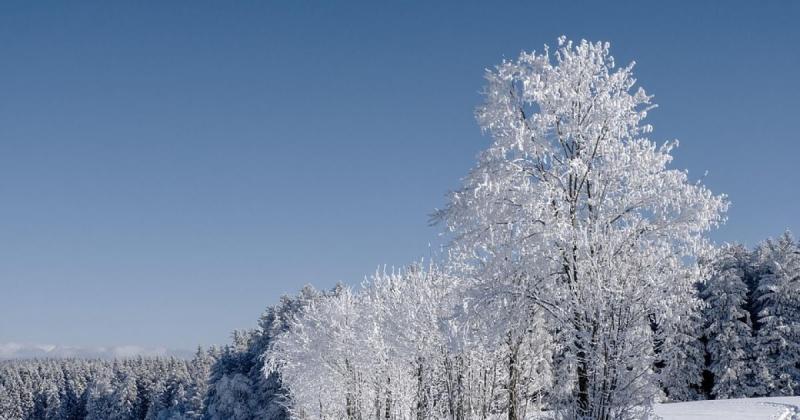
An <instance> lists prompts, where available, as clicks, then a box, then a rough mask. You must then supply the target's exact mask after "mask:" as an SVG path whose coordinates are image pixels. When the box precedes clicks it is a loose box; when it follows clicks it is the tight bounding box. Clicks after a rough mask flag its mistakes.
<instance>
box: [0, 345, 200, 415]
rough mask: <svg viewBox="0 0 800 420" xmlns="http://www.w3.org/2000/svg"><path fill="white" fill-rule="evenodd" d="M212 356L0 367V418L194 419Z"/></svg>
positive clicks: (14, 363) (18, 363)
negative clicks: (188, 358)
mask: <svg viewBox="0 0 800 420" xmlns="http://www.w3.org/2000/svg"><path fill="white" fill-rule="evenodd" d="M212 362H213V356H212V355H211V354H210V353H208V352H203V351H198V353H197V355H196V357H195V358H194V359H192V360H180V359H175V358H163V359H143V358H135V359H127V360H116V361H103V360H78V359H70V360H22V361H6V362H2V363H0V419H8V420H12V419H13V420H16V419H20V420H23V419H24V420H27V419H42V420H44V419H47V420H51V419H52V420H56V419H59V420H61V419H64V420H66V419H90V420H110V419H115V420H123V419H124V420H127V419H147V420H156V419H158V420H162V419H163V420H166V419H199V418H202V415H203V405H204V399H205V396H206V393H207V381H206V378H207V377H208V372H209V369H210V368H211V366H212Z"/></svg>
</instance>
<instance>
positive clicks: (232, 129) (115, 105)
mask: <svg viewBox="0 0 800 420" xmlns="http://www.w3.org/2000/svg"><path fill="white" fill-rule="evenodd" d="M334 3H336V4H334ZM799 19H800V3H797V2H790V1H783V2H780V1H772V2H751V1H747V2H745V1H742V2H734V1H731V2H689V1H687V2H682V3H681V2H625V1H620V2H613V3H612V4H610V5H609V4H601V2H574V1H570V2H547V3H544V2H507V3H506V2H484V3H477V2H391V3H390V2H363V3H359V2H306V1H293V2H288V1H287V2H266V1H264V2H261V1H258V2H257V1H252V2H235V3H234V2H190V1H176V2H27V1H19V2H16V1H11V2H2V3H0V39H2V42H0V343H4V342H22V343H53V344H59V345H65V346H88V347H91V346H118V345H126V344H136V345H141V346H167V347H171V348H190V347H193V346H195V345H197V344H202V345H208V344H213V343H222V342H225V341H227V339H228V335H229V333H230V331H231V330H232V329H234V328H244V327H251V326H254V325H255V320H256V318H257V317H258V315H259V314H260V313H261V311H262V310H263V309H264V308H265V307H266V306H267V305H269V304H271V303H274V302H275V301H276V300H277V298H278V297H279V296H280V295H281V294H284V293H293V292H294V291H296V290H297V289H299V288H300V287H301V286H302V285H303V284H305V283H313V284H314V285H317V286H318V287H330V286H332V285H333V284H335V283H336V282H337V281H343V282H347V283H351V284H355V283H358V282H359V281H360V280H362V279H363V277H364V275H367V274H369V273H370V272H372V271H374V270H375V268H376V267H377V266H379V265H381V264H388V265H403V264H406V263H408V262H410V261H413V260H415V259H417V258H420V257H425V256H428V255H430V253H431V249H430V248H429V244H436V242H437V234H438V231H439V229H438V228H432V227H429V226H428V225H427V220H428V214H429V213H431V212H432V211H433V209H434V208H435V207H440V206H442V205H443V203H444V194H445V193H446V192H447V191H448V190H450V189H453V188H456V187H457V186H458V183H459V179H460V177H462V176H463V175H465V174H466V172H467V171H468V170H469V168H470V167H471V165H472V163H473V161H474V156H475V154H476V153H477V152H478V151H479V150H481V149H482V148H483V147H484V146H485V145H486V144H487V142H488V139H487V138H485V137H483V136H482V135H481V133H480V131H479V130H478V128H477V125H476V123H475V121H474V118H473V110H474V108H475V106H476V105H477V104H478V103H479V102H480V96H479V95H478V92H479V90H480V89H481V87H482V84H483V81H482V77H483V71H484V69H485V68H487V67H490V66H492V65H494V64H496V63H498V62H500V61H501V60H502V59H503V58H513V57H515V56H516V55H517V54H518V53H519V52H520V51H521V50H531V49H537V50H539V49H541V47H542V44H544V43H548V44H551V45H553V44H555V41H556V38H557V37H558V36H559V35H562V34H565V35H567V36H568V37H570V38H573V39H580V38H587V39H591V40H607V41H610V42H611V43H612V51H613V53H614V55H615V57H616V58H617V61H618V62H629V61H630V60H632V59H634V58H635V59H636V61H637V67H636V74H637V77H638V80H639V82H640V84H641V85H642V86H644V87H645V88H646V89H647V90H648V91H650V92H651V93H653V94H655V101H656V102H657V103H658V104H659V108H658V109H657V110H655V111H654V112H652V113H651V117H650V118H649V122H650V123H652V124H653V125H654V126H655V132H654V133H653V136H652V138H653V139H656V140H658V141H662V140H670V139H673V138H678V139H680V140H681V146H680V148H679V149H678V150H677V151H676V153H675V155H676V160H675V166H676V167H681V168H688V169H689V171H690V175H691V176H692V177H694V178H697V177H700V176H702V175H703V173H704V171H706V170H708V171H709V174H708V176H707V177H705V179H704V182H705V183H706V184H707V185H709V186H710V187H711V188H712V189H713V190H714V191H715V192H724V193H727V194H728V195H729V196H730V198H731V201H732V202H733V206H732V208H731V210H730V212H729V222H728V224H727V225H726V226H724V227H723V228H722V229H720V230H719V231H718V232H716V233H715V234H714V238H715V239H716V240H718V241H734V240H736V241H740V242H744V243H746V244H749V245H752V244H755V243H756V242H758V241H759V240H761V239H763V238H765V237H767V236H775V235H778V234H780V233H781V232H782V231H783V230H784V229H785V228H790V229H792V230H794V231H796V232H800V194H798V192H800V187H798V179H799V178H798V175H797V167H798V165H797V162H798V157H799V156H800V141H798V140H800V138H798V134H797V129H796V124H797V118H798V117H797V115H798V111H800V99H798V98H800V78H798V77H797V74H798V69H800V47H798V46H799V45H800V29H799V28H800V26H798V25H797V21H798V20H799Z"/></svg>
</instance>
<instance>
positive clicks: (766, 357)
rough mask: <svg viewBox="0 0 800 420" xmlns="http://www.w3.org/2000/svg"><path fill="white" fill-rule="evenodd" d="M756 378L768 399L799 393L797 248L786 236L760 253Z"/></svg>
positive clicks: (799, 262)
mask: <svg viewBox="0 0 800 420" xmlns="http://www.w3.org/2000/svg"><path fill="white" fill-rule="evenodd" d="M758 253H759V261H760V263H761V265H762V274H761V276H760V279H759V285H758V291H757V293H758V294H757V296H758V319H757V320H756V327H757V333H756V352H757V358H758V360H757V376H758V378H759V379H760V381H761V382H762V383H763V384H764V385H765V388H766V393H767V394H769V395H796V394H797V393H798V392H800V248H798V246H797V244H796V243H795V241H794V238H793V237H792V235H791V234H790V233H789V232H786V233H784V234H783V235H782V236H781V237H780V238H778V239H777V240H767V241H766V242H765V243H764V244H763V245H762V246H761V247H760V249H759V251H758Z"/></svg>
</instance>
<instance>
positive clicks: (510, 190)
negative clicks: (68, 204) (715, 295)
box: [438, 38, 727, 419]
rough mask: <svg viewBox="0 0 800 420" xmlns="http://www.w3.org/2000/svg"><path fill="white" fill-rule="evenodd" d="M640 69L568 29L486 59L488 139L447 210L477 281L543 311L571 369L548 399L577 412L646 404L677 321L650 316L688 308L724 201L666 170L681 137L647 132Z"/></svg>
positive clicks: (563, 363)
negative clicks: (535, 45) (493, 61)
mask: <svg viewBox="0 0 800 420" xmlns="http://www.w3.org/2000/svg"><path fill="white" fill-rule="evenodd" d="M632 69H633V65H628V66H624V67H617V66H616V64H615V62H614V59H613V58H612V56H611V55H610V53H609V44H607V43H600V42H597V43H592V42H587V41H581V42H579V43H573V42H571V41H567V40H566V39H564V38H561V39H559V47H558V49H557V50H556V51H555V52H553V53H551V52H550V51H549V50H548V49H547V48H546V47H545V50H544V52H542V53H530V54H528V53H523V54H521V55H520V57H519V58H518V59H517V60H514V61H506V62H503V63H502V64H500V65H499V66H497V67H496V68H495V69H493V70H490V71H488V72H487V74H486V79H487V86H486V89H485V98H486V99H485V103H484V104H483V105H482V106H481V107H480V108H479V109H478V112H477V116H478V120H479V122H480V125H481V127H482V128H483V129H484V130H486V131H487V132H488V133H489V134H490V135H491V137H492V143H491V145H490V146H489V148H488V149H487V150H485V151H484V152H483V153H481V154H480V156H479V158H478V163H477V165H476V166H475V168H474V169H473V170H472V171H471V172H470V173H469V175H468V176H467V177H466V178H465V180H464V184H463V187H462V188H461V189H459V190H457V191H455V192H454V193H452V195H451V199H450V202H449V205H448V206H447V207H446V208H445V209H444V210H442V211H440V212H438V217H439V218H441V219H442V220H443V221H444V223H445V224H446V226H447V228H448V230H449V232H451V234H452V236H453V241H452V249H451V253H452V255H453V256H454V259H453V264H452V265H453V266H454V267H455V269H456V270H457V271H458V272H459V274H460V275H462V276H464V277H465V279H466V280H467V281H469V282H472V284H473V286H472V287H475V288H479V289H481V290H483V291H486V292H488V293H497V294H501V295H504V296H507V297H508V299H509V300H512V299H522V300H524V301H527V302H529V303H530V304H531V305H530V306H529V307H530V308H531V310H532V308H534V307H535V308H537V309H538V310H541V311H545V312H546V313H547V314H548V316H549V321H550V323H551V325H552V329H553V331H554V337H555V340H556V344H557V345H558V348H557V350H556V352H557V354H556V358H557V359H558V360H559V364H560V369H562V370H563V371H562V372H561V373H557V374H556V378H557V380H558V381H560V384H556V386H555V387H554V389H556V390H559V389H560V390H561V392H560V393H555V392H554V394H555V395H552V396H551V402H552V403H553V408H554V409H556V410H557V412H559V413H561V415H563V416H564V417H569V418H597V419H608V418H626V417H632V416H636V415H639V413H634V411H635V410H637V409H636V408H634V407H645V409H646V407H648V406H649V405H650V403H651V401H652V399H653V397H654V395H655V393H656V388H657V384H656V382H657V381H656V379H655V378H654V375H653V372H652V370H653V369H652V366H653V359H654V357H655V356H654V354H655V353H656V352H657V350H658V349H657V348H655V347H656V346H657V343H663V342H666V341H668V340H664V337H661V338H659V337H656V336H655V335H656V334H670V333H671V331H674V330H675V329H674V328H659V329H657V330H656V332H654V330H653V329H652V328H651V325H650V324H651V318H652V317H653V316H657V317H659V318H660V319H658V320H657V323H658V324H659V325H667V324H668V323H669V320H670V319H673V318H679V316H680V312H681V311H684V310H685V309H684V308H685V305H684V303H685V299H686V296H690V295H691V293H689V290H690V289H691V288H692V287H693V286H692V282H693V280H694V279H698V278H701V273H700V270H701V269H702V267H701V266H700V265H699V264H697V263H696V261H697V260H698V259H699V258H700V257H707V256H708V254H709V253H710V252H711V250H712V246H711V244H710V242H709V241H708V240H707V239H706V237H705V234H706V232H707V231H709V230H710V229H712V228H714V227H716V226H717V225H718V224H719V223H720V222H721V221H722V219H723V214H724V211H725V210H726V207H727V203H726V200H725V198H724V196H716V195H713V194H712V193H711V192H710V191H709V190H707V189H706V188H705V187H704V186H703V185H701V184H699V183H694V182H690V181H689V177H688V174H687V173H686V172H685V171H680V170H676V169H670V168H669V167H668V166H669V163H670V162H671V160H672V157H671V155H670V151H671V149H672V148H673V146H674V145H675V143H674V142H671V143H665V144H664V145H662V146H657V145H656V144H655V143H654V142H653V141H651V140H649V139H648V138H647V137H645V136H646V135H647V133H649V132H650V131H651V127H650V126H649V125H646V124H643V122H642V121H643V119H644V118H645V117H646V115H647V112H648V111H649V110H650V109H651V108H652V107H653V105H651V96H649V95H648V94H646V93H645V91H644V90H643V89H642V88H638V89H635V88H634V84H635V79H634V78H633V75H632ZM500 333H506V331H500ZM559 394H560V395H559Z"/></svg>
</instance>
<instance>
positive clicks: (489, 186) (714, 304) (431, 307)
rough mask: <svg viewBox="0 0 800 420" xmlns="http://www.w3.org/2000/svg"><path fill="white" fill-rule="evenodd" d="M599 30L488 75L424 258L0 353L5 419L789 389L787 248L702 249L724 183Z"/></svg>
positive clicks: (421, 414) (613, 407)
mask: <svg viewBox="0 0 800 420" xmlns="http://www.w3.org/2000/svg"><path fill="white" fill-rule="evenodd" d="M633 67H634V66H633V64H629V65H625V66H618V65H617V64H616V63H615V61H614V58H613V57H612V56H611V54H610V45H609V44H608V43H603V42H588V41H581V42H572V41H569V40H567V39H566V38H563V37H562V38H560V39H559V40H558V45H557V47H556V48H554V49H553V50H552V51H551V50H550V48H548V47H546V46H545V48H544V49H543V51H542V52H533V53H522V54H521V55H520V56H519V57H518V58H517V59H515V60H506V61H504V62H503V63H501V64H500V65H498V66H496V67H495V68H493V69H490V70H487V72H486V76H485V77H486V86H485V88H484V91H483V95H484V103H483V104H481V105H480V106H479V107H478V109H477V111H476V116H477V120H478V122H479V124H480V126H481V128H482V130H483V131H484V132H485V133H486V134H487V135H488V136H489V137H490V139H491V140H490V144H489V146H488V148H487V149H485V150H484V151H483V152H481V153H480V154H479V156H478V157H477V162H476V164H475V166H474V167H473V168H472V170H471V171H470V172H469V173H468V174H467V175H466V176H465V177H464V178H463V179H462V184H461V187H460V188H459V189H457V190H455V191H453V192H451V193H450V194H449V195H448V196H447V200H448V201H447V204H446V205H445V206H444V207H443V208H442V209H439V210H437V211H435V212H434V214H433V215H432V218H431V223H432V224H434V225H436V226H438V227H440V228H441V229H442V231H443V235H445V236H446V238H447V239H448V245H447V248H446V249H445V250H444V252H443V255H442V256H441V257H440V258H436V259H434V260H432V261H419V262H416V263H412V264H409V265H407V266H405V267H404V268H402V269H392V270H389V269H379V270H377V271H376V272H375V273H374V274H373V275H372V276H370V277H369V278H368V279H366V280H365V281H364V282H363V283H361V284H360V285H359V286H357V287H353V286H348V285H345V284H340V285H338V286H336V287H335V288H333V289H331V290H323V291H320V290H317V289H315V288H314V287H312V286H306V287H305V288H303V289H302V290H301V291H300V292H299V293H298V294H297V295H296V296H285V297H283V298H281V300H280V301H279V303H278V304H276V305H274V306H271V307H269V308H267V309H266V311H265V312H264V313H263V314H262V316H261V317H260V318H259V320H258V325H257V327H256V328H255V329H252V330H245V331H235V332H234V333H233V338H232V343H230V344H228V345H225V346H222V347H219V348H217V347H214V348H210V349H205V350H203V349H198V351H197V353H196V355H195V357H194V358H193V359H191V360H181V359H175V358H153V359H150V358H131V359H125V360H113V361H107V360H78V359H68V360H15V361H6V362H2V363H0V418H4V419H284V418H297V419H353V420H355V419H359V420H361V419H376V420H377V419H387V420H388V419H420V420H421V419H454V420H466V419H491V418H504V419H508V420H521V419H530V418H548V419H597V420H610V419H641V418H648V417H650V416H651V415H652V407H653V404H654V403H656V402H663V401H692V400H702V399H726V398H738V397H759V396H787V395H800V247H799V246H798V243H797V241H796V240H795V239H794V238H793V237H792V235H791V233H789V232H788V231H787V232H785V233H784V234H782V235H781V236H779V237H778V238H777V239H767V240H765V241H763V242H762V243H760V244H758V245H757V246H755V247H754V248H752V249H748V248H747V247H745V246H742V245H737V244H726V245H721V246H718V245H716V244H714V243H713V241H712V240H711V239H710V238H709V233H710V232H711V231H712V230H714V229H716V228H718V227H719V226H720V225H722V224H723V223H724V222H725V220H726V211H727V208H728V206H729V202H728V199H727V197H726V196H725V195H720V194H715V193H712V192H711V191H710V190H709V189H708V188H706V186H704V185H703V184H702V183H701V182H700V181H695V180H692V179H690V177H689V174H688V172H687V171H684V170H679V169H674V168H671V167H670V164H671V162H672V155H671V153H672V151H673V149H674V148H675V147H677V145H678V144H677V142H676V141H675V142H666V143H663V144H661V145H657V144H656V143H655V142H654V141H652V140H650V139H648V138H647V135H648V134H649V133H651V132H652V130H653V127H651V126H650V125H648V124H645V123H644V122H643V121H644V120H645V118H646V117H647V115H648V113H649V112H651V111H652V110H653V109H654V108H655V105H654V104H653V103H652V98H653V97H652V95H650V94H648V93H646V92H645V90H644V89H643V88H641V87H638V86H637V81H636V80H635V79H634V77H633Z"/></svg>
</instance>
